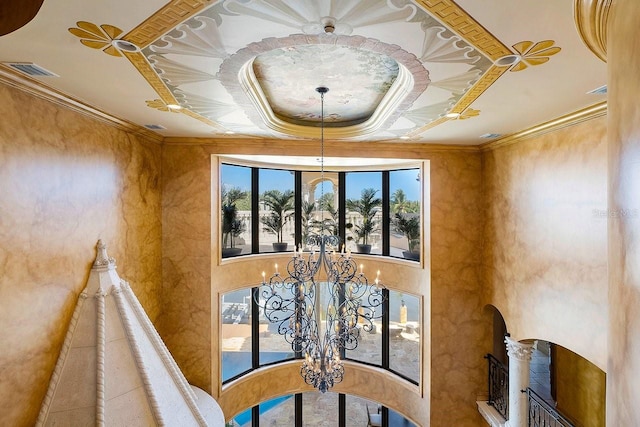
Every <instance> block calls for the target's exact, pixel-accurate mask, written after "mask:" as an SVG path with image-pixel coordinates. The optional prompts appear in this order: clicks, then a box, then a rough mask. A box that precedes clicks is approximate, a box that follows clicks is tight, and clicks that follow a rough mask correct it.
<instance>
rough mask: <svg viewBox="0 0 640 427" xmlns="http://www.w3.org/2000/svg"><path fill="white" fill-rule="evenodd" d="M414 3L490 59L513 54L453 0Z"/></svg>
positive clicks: (418, 1)
mask: <svg viewBox="0 0 640 427" xmlns="http://www.w3.org/2000/svg"><path fill="white" fill-rule="evenodd" d="M416 3H418V4H419V5H420V6H422V7H423V8H425V9H426V10H428V11H429V13H431V14H432V15H433V16H434V17H436V18H438V19H439V20H440V21H442V22H443V23H444V24H445V25H447V26H448V27H449V28H450V29H452V30H453V31H455V32H456V33H458V34H459V35H460V36H462V37H463V38H464V39H465V41H468V42H469V43H471V44H472V45H474V46H475V47H476V49H478V50H480V51H481V52H483V53H484V54H485V55H487V56H488V57H489V58H491V60H492V61H496V60H498V59H500V58H502V57H503V56H506V55H513V52H512V51H511V50H510V49H509V48H508V47H507V46H505V45H504V44H502V42H501V41H500V40H498V39H497V38H496V37H495V36H494V35H493V34H491V33H490V32H489V31H488V30H487V29H486V28H484V27H483V26H482V25H480V24H479V23H478V21H476V20H475V19H473V18H472V17H471V16H470V15H469V14H468V13H467V12H466V11H465V10H464V9H462V8H461V7H460V6H458V5H457V4H456V3H455V2H454V1H453V0H416Z"/></svg>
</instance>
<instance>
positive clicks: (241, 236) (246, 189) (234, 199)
mask: <svg viewBox="0 0 640 427" xmlns="http://www.w3.org/2000/svg"><path fill="white" fill-rule="evenodd" d="M220 177H221V181H220V182H221V183H222V185H221V202H222V215H221V221H222V227H221V229H222V257H223V258H227V257H230V256H236V255H239V254H241V253H242V254H250V253H251V168H247V167H244V166H232V165H225V164H223V165H222V167H221V168H220Z"/></svg>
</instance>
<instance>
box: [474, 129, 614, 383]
mask: <svg viewBox="0 0 640 427" xmlns="http://www.w3.org/2000/svg"><path fill="white" fill-rule="evenodd" d="M606 120H607V119H606V117H600V118H597V119H592V120H590V121H587V122H583V123H580V124H577V125H574V126H570V127H566V128H563V129H561V130H557V131H555V132H550V133H546V134H543V135H541V136H537V137H532V138H529V139H526V140H521V141H519V142H517V143H516V144H512V145H509V146H505V147H501V148H498V149H496V150H493V151H488V152H485V153H484V157H483V158H484V183H485V194H484V200H485V204H486V211H487V217H486V228H485V242H484V244H485V271H484V274H485V287H486V293H487V302H488V303H490V304H493V305H494V306H495V307H497V308H498V309H499V310H500V312H501V313H502V315H503V317H504V319H505V322H506V324H507V329H508V331H509V332H510V333H511V336H512V337H513V338H514V339H516V340H522V339H542V340H546V341H550V342H553V343H556V344H560V345H562V346H563V347H566V348H568V349H570V350H572V351H574V352H576V353H578V354H580V355H581V356H583V357H585V358H586V359H588V360H589V361H591V362H592V363H594V364H595V365H596V366H598V367H599V368H601V369H603V370H605V369H606V363H607V316H608V310H607V211H606V208H607V202H606V200H607V190H606V185H607V160H606V159H607V151H606V150H607V147H606Z"/></svg>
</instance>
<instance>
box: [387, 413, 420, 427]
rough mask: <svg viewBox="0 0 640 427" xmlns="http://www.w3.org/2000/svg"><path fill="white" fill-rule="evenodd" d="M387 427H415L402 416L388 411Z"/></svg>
mask: <svg viewBox="0 0 640 427" xmlns="http://www.w3.org/2000/svg"><path fill="white" fill-rule="evenodd" d="M389 425H390V426H394V427H417V426H416V425H415V424H414V423H412V422H411V421H409V420H408V419H406V418H405V417H403V416H402V414H401V413H399V412H396V411H394V410H393V409H389Z"/></svg>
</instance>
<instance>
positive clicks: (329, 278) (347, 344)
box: [255, 86, 385, 393]
mask: <svg viewBox="0 0 640 427" xmlns="http://www.w3.org/2000/svg"><path fill="white" fill-rule="evenodd" d="M316 91H317V92H318V93H319V94H320V99H321V106H322V110H321V128H320V130H321V134H320V135H321V138H320V141H321V157H320V160H321V172H322V180H324V95H325V94H326V93H327V92H328V91H329V89H327V88H326V87H322V86H321V87H318V88H317V89H316ZM322 195H324V192H323V194H322ZM320 223H321V224H324V218H323V219H322V221H320ZM325 231H326V230H325V229H324V227H323V228H322V230H321V231H320V233H319V234H315V235H312V236H310V237H309V238H308V239H307V241H306V242H305V244H306V246H307V248H309V249H310V250H308V251H306V252H303V251H302V250H301V248H295V247H294V250H293V257H292V258H291V260H289V262H288V264H287V267H286V271H287V273H286V276H282V275H281V274H280V272H279V271H278V264H276V265H275V273H274V274H273V275H272V276H271V277H270V278H269V279H268V280H267V278H266V273H265V272H262V284H261V286H259V288H258V293H257V294H256V301H255V302H256V304H257V305H258V307H259V308H260V309H262V312H263V314H264V316H265V317H266V319H267V320H268V321H269V322H271V323H272V324H275V325H277V330H278V333H279V334H280V335H283V336H284V338H285V340H286V341H287V342H288V343H289V344H291V348H292V349H293V351H294V352H295V353H296V355H297V357H302V356H304V361H303V362H302V366H301V368H300V375H301V376H302V378H304V381H305V382H306V383H307V384H309V385H312V386H313V387H315V388H316V389H318V390H319V391H321V392H322V393H325V392H326V391H327V390H329V389H330V388H332V387H333V386H334V384H337V383H339V382H341V381H342V379H343V377H344V365H343V364H342V359H343V358H344V357H345V351H346V350H355V349H356V347H357V346H358V339H359V337H360V333H361V331H364V332H375V324H374V323H373V321H374V319H377V318H380V317H381V316H382V309H381V308H382V303H383V301H384V298H385V295H384V293H383V288H384V286H383V285H381V284H380V279H379V276H380V271H378V273H377V275H376V278H375V280H374V281H373V283H370V282H369V280H368V279H367V277H366V276H365V275H364V271H363V270H364V267H363V265H362V264H360V268H359V269H358V265H357V264H356V262H355V260H354V259H353V258H352V257H351V252H350V251H345V248H344V245H343V246H342V251H339V252H336V251H337V250H338V249H339V244H340V239H339V237H338V236H335V235H329V234H327V233H326V232H325Z"/></svg>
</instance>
